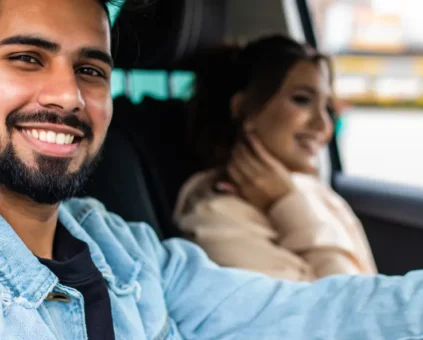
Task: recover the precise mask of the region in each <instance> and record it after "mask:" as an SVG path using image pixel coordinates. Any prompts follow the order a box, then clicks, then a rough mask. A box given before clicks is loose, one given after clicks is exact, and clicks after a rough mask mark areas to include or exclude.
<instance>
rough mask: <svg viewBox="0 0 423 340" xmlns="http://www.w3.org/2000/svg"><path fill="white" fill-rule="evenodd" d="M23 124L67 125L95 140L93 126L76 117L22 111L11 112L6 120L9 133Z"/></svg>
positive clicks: (47, 112)
mask: <svg viewBox="0 0 423 340" xmlns="http://www.w3.org/2000/svg"><path fill="white" fill-rule="evenodd" d="M23 123H50V124H60V125H66V126H69V127H71V128H74V129H78V130H80V131H82V132H83V133H84V137H85V138H88V139H92V138H93V131H92V129H91V126H90V125H89V124H88V123H86V122H84V121H83V120H81V119H80V118H78V117H77V116H76V115H66V116H62V115H59V114H58V113H55V112H51V111H38V112H35V113H25V112H20V111H13V112H11V113H10V114H9V115H8V116H7V118H6V127H7V129H8V130H9V132H10V131H11V130H12V128H14V127H15V126H17V125H19V124H23Z"/></svg>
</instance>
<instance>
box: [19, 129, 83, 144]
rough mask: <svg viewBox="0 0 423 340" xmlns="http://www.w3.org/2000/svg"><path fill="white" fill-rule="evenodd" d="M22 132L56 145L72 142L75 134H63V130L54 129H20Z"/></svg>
mask: <svg viewBox="0 0 423 340" xmlns="http://www.w3.org/2000/svg"><path fill="white" fill-rule="evenodd" d="M22 132H23V133H24V134H26V135H28V136H31V137H33V138H36V139H39V140H40V141H42V142H48V143H52V144H58V145H69V144H72V142H73V140H74V139H75V136H73V135H71V134H65V133H63V132H60V133H56V132H54V131H44V130H35V129H32V130H22Z"/></svg>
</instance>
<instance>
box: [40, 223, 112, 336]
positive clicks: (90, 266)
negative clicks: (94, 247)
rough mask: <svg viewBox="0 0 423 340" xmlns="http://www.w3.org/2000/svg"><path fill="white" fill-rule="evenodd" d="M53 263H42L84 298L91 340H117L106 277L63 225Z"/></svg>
mask: <svg viewBox="0 0 423 340" xmlns="http://www.w3.org/2000/svg"><path fill="white" fill-rule="evenodd" d="M53 258H54V260H46V259H39V260H40V262H41V263H42V264H44V265H45V266H47V267H48V268H49V269H50V270H51V271H52V272H53V273H54V274H55V275H56V276H57V277H58V278H59V282H60V283H61V284H63V285H65V286H67V287H71V288H74V289H76V290H78V291H79V292H80V293H81V294H82V296H83V297H84V302H85V305H84V307H85V320H86V325H87V332H88V339H89V340H97V339H98V340H100V339H101V340H114V339H115V335H114V330H113V320H112V312H111V306H110V297H109V292H108V289H107V284H106V281H105V279H104V278H103V275H102V274H101V273H100V271H99V270H98V269H97V267H96V266H95V265H94V262H93V260H92V259H91V254H90V251H89V248H88V245H87V244H86V243H84V242H82V241H80V240H78V239H76V238H74V237H73V236H72V235H71V233H70V232H69V231H68V230H67V229H66V228H65V227H64V226H62V225H61V224H60V223H59V224H58V225H57V230H56V235H55V238H54V249H53Z"/></svg>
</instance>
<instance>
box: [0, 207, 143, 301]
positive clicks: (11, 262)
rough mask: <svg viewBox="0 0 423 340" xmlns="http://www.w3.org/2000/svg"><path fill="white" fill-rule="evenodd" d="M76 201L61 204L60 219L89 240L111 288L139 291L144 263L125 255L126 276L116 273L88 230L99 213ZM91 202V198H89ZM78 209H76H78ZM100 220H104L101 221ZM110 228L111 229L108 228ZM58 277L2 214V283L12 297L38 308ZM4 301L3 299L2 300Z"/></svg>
mask: <svg viewBox="0 0 423 340" xmlns="http://www.w3.org/2000/svg"><path fill="white" fill-rule="evenodd" d="M85 202H86V201H84V200H76V204H73V205H71V206H67V204H61V205H60V207H59V220H60V222H61V223H62V224H63V226H64V227H65V228H67V229H68V230H69V231H70V232H71V234H72V235H73V236H74V237H76V238H78V239H80V240H81V241H83V242H86V243H87V244H88V246H89V249H90V252H91V256H92V259H93V261H94V263H95V265H96V266H97V268H98V269H99V270H100V272H101V273H102V274H103V276H104V278H105V279H106V281H107V283H108V285H109V288H110V289H111V290H113V291H114V292H115V293H116V294H118V295H126V294H130V293H133V292H134V291H135V292H136V290H137V288H139V287H138V286H137V282H136V279H137V277H138V274H139V271H140V269H141V262H140V261H137V262H136V261H134V260H133V259H131V258H129V256H127V257H125V258H124V259H123V260H124V263H122V268H121V269H120V270H121V271H122V273H119V274H122V275H119V279H118V278H117V277H116V276H115V275H114V273H113V272H112V270H111V268H110V266H109V265H108V264H107V262H106V258H105V256H104V254H103V252H102V250H101V249H100V247H99V245H98V244H97V243H96V242H95V241H94V240H93V239H92V238H91V237H90V235H89V234H88V233H87V232H86V231H85V230H84V228H83V227H82V225H83V224H84V221H85V220H86V218H87V217H88V216H89V215H90V214H91V213H94V212H95V207H93V206H92V205H91V204H84V203H85ZM88 202H89V201H88ZM75 208H76V209H75ZM98 222H99V223H104V222H102V221H101V220H99V221H98ZM105 231H107V230H105ZM57 283H58V278H57V277H56V276H55V275H54V274H53V273H52V272H51V271H50V270H49V269H48V268H47V267H45V266H44V265H42V264H41V263H40V262H39V261H38V259H37V258H36V257H35V256H34V255H33V254H32V253H31V251H30V250H29V249H28V248H27V247H26V245H25V244H24V243H23V242H22V240H21V239H20V238H19V236H18V235H17V234H16V233H15V231H14V230H13V228H12V227H11V226H10V225H9V224H8V223H7V222H6V220H4V218H3V217H1V216H0V285H2V286H3V287H4V288H5V289H6V292H7V293H8V294H9V295H10V298H11V299H12V300H13V301H15V302H16V303H19V304H22V305H24V306H25V307H27V308H37V307H38V306H39V305H40V304H41V303H42V302H43V301H44V299H45V298H46V297H47V295H48V294H49V293H51V292H52V290H53V289H54V287H55V286H56V285H57ZM0 302H1V301H0Z"/></svg>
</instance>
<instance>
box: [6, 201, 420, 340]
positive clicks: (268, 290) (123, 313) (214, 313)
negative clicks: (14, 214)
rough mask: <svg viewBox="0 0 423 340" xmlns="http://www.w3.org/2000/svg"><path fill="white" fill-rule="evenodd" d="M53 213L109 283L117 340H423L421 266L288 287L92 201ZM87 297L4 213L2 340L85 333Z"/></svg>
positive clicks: (75, 338) (73, 337) (72, 337)
mask: <svg viewBox="0 0 423 340" xmlns="http://www.w3.org/2000/svg"><path fill="white" fill-rule="evenodd" d="M59 219H60V221H61V223H62V224H63V225H64V226H65V227H66V228H67V229H68V230H69V231H70V232H71V233H72V234H73V235H74V236H75V237H76V238H78V239H80V240H82V241H84V242H86V243H87V244H88V245H89V248H90V251H91V255H92V258H93V261H94V263H95V264H96V266H97V267H98V268H99V270H100V271H101V272H102V274H103V276H104V277H105V279H106V281H107V284H108V287H109V294H110V299H111V306H112V315H113V323H114V329H115V334H116V339H120V340H132V339H134V340H135V339H139V340H143V339H152V340H153V339H154V340H165V339H166V340H171V339H199V340H207V339H263V340H264V339H266V340H267V339H270V340H271V339H290V340H302V339H304V340H305V339H307V340H310V339H324V340H330V339H333V340H335V339H336V340H360V339H372V340H375V339H384V340H390V339H395V340H399V339H401V340H406V339H409V340H411V339H423V272H419V271H416V272H413V273H410V274H408V275H406V276H405V277H390V278H388V277H384V276H376V277H371V276H333V277H330V278H326V279H323V280H319V281H317V282H315V283H313V284H309V283H291V282H286V281H278V280H275V279H270V278H268V277H266V276H264V275H260V274H255V273H249V272H246V271H242V270H236V269H228V268H220V267H218V266H217V265H215V264H214V263H212V262H211V261H210V260H209V259H208V258H207V256H206V255H205V253H204V252H203V251H201V250H200V249H199V248H198V247H196V246H195V245H192V244H191V243H189V242H186V241H183V240H179V239H171V240H168V241H165V242H163V243H161V242H159V240H158V239H157V238H156V236H155V234H154V232H153V231H152V229H151V228H150V227H149V226H147V225H145V224H143V223H134V224H130V223H126V222H124V221H123V220H122V219H121V218H119V217H118V216H116V215H114V214H111V213H108V212H107V211H106V210H105V209H104V207H103V206H102V205H101V204H100V203H98V202H97V201H95V200H92V199H85V200H81V199H73V200H70V201H68V202H66V203H64V204H62V205H61V206H60V209H59ZM52 293H54V294H60V293H62V294H66V295H67V296H68V297H70V300H69V299H68V300H66V301H63V300H55V299H49V298H48V297H49V296H52ZM83 303H84V302H83V299H82V296H81V294H80V293H79V292H78V291H76V290H74V289H71V288H69V287H65V286H63V285H61V284H59V283H58V280H57V277H55V275H54V274H53V273H52V272H50V271H49V270H48V269H47V267H45V266H43V265H41V264H40V263H39V261H38V260H37V258H36V257H35V256H34V255H33V254H32V253H31V252H30V251H29V250H28V248H26V246H25V245H24V244H23V242H22V241H21V240H20V239H19V237H18V236H17V235H16V233H15V232H14V231H13V229H12V228H11V227H10V226H9V225H8V224H7V222H6V221H5V220H4V219H2V218H1V217H0V339H2V340H3V339H4V340H19V339H28V340H53V339H63V340H79V339H81V340H82V339H87V335H86V334H87V333H86V326H85V316H84V305H83Z"/></svg>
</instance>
